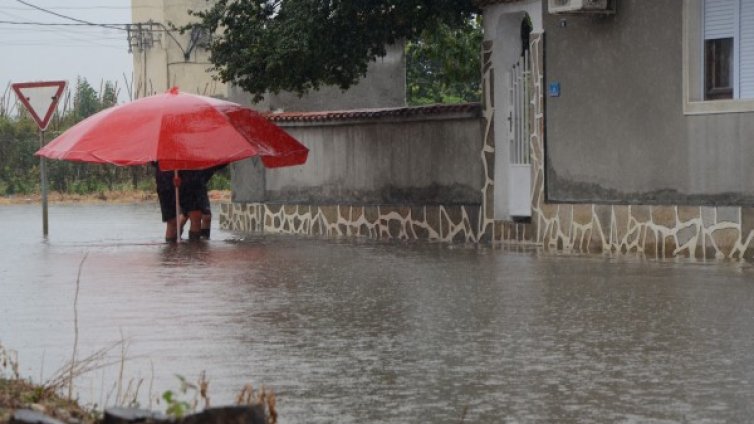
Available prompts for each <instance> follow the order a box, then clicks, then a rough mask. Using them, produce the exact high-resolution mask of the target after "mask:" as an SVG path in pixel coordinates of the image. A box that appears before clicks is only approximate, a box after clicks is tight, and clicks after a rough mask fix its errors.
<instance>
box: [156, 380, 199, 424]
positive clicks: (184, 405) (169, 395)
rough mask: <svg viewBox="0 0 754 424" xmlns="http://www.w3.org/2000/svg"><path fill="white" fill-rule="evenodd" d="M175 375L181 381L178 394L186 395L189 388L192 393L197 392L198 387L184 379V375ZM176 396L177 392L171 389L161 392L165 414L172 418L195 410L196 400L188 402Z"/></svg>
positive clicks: (180, 416)
mask: <svg viewBox="0 0 754 424" xmlns="http://www.w3.org/2000/svg"><path fill="white" fill-rule="evenodd" d="M175 377H176V378H177V379H178V381H179V382H180V383H181V386H180V388H179V389H178V391H179V393H180V394H182V395H186V394H187V393H188V392H189V390H190V391H192V392H194V393H197V392H198V390H199V389H198V387H197V386H196V385H194V384H192V383H189V382H188V380H186V377H184V376H182V375H178V374H176V376H175ZM176 396H177V394H176V393H175V392H173V391H172V390H166V391H165V392H163V393H162V399H163V400H164V401H165V405H166V408H165V414H167V415H168V416H170V417H172V418H174V419H180V418H182V417H183V416H185V415H186V414H187V413H189V412H194V411H195V410H196V402H193V403H189V402H186V401H184V400H180V399H178V398H177V397H176Z"/></svg>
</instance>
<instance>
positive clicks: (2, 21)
mask: <svg viewBox="0 0 754 424" xmlns="http://www.w3.org/2000/svg"><path fill="white" fill-rule="evenodd" d="M0 24H6V25H29V26H64V27H65V26H73V27H87V26H88V27H92V26H96V27H102V28H107V29H117V30H121V31H127V29H126V28H127V27H128V26H129V25H136V24H95V23H91V24H72V23H54V22H32V21H4V20H0ZM143 24H145V25H148V24H152V25H158V26H160V27H161V28H157V29H154V28H153V29H152V31H155V32H170V30H169V29H167V28H166V27H165V26H164V25H163V24H161V23H159V22H143ZM119 26H121V27H122V28H120V27H119Z"/></svg>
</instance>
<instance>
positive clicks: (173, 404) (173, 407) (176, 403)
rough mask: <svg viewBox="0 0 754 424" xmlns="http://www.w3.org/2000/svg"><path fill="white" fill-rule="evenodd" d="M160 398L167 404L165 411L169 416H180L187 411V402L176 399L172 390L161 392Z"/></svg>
mask: <svg viewBox="0 0 754 424" xmlns="http://www.w3.org/2000/svg"><path fill="white" fill-rule="evenodd" d="M162 399H163V400H164V401H165V404H166V405H167V408H166V409H165V413H166V414H167V415H168V416H170V417H173V418H182V417H183V416H184V415H186V413H187V412H188V411H189V406H190V405H189V403H188V402H186V401H182V400H178V399H176V398H175V394H174V393H173V391H172V390H167V391H165V392H164V393H163V394H162Z"/></svg>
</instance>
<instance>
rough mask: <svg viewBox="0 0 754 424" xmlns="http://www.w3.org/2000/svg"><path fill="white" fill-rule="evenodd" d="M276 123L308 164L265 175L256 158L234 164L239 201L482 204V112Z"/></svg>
mask: <svg viewBox="0 0 754 424" xmlns="http://www.w3.org/2000/svg"><path fill="white" fill-rule="evenodd" d="M472 115H473V116H472ZM279 125H281V126H282V127H283V128H284V129H285V130H286V131H288V132H289V133H290V134H291V135H292V136H293V137H295V138H296V139H298V140H300V141H301V142H302V143H303V144H305V145H306V146H307V147H308V148H309V149H310V152H309V159H308V161H307V163H306V164H305V165H302V166H297V167H291V168H278V169H265V168H264V167H262V166H260V165H259V163H258V162H256V161H255V160H247V161H243V162H239V163H237V164H234V165H233V166H232V168H231V169H232V184H233V201H234V202H269V203H276V202H278V203H298V204H341V205H342V204H351V205H382V204H384V205H388V204H389V205H396V204H397V205H433V204H442V205H455V204H466V205H468V204H481V202H482V192H481V190H482V187H483V185H484V175H483V172H484V171H483V169H482V167H483V164H482V160H481V157H480V152H481V151H482V141H483V137H482V120H481V119H480V117H479V116H478V114H469V115H468V116H464V117H458V116H455V117H443V116H434V117H433V118H432V119H427V118H425V119H421V120H417V119H410V118H392V119H388V118H380V119H371V120H365V121H360V122H351V123H349V122H324V123H314V124H311V123H310V124H303V125H302V124H298V125H292V124H287V125H286V124H285V123H282V124H279ZM262 187H263V189H262Z"/></svg>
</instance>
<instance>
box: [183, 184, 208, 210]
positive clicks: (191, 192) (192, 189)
mask: <svg viewBox="0 0 754 424" xmlns="http://www.w3.org/2000/svg"><path fill="white" fill-rule="evenodd" d="M180 196H181V197H180V199H179V200H180V202H181V211H182V212H183V213H184V214H185V213H189V212H192V211H204V208H205V199H206V203H209V198H208V197H207V190H206V189H205V188H204V186H203V185H202V184H181V192H180Z"/></svg>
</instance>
